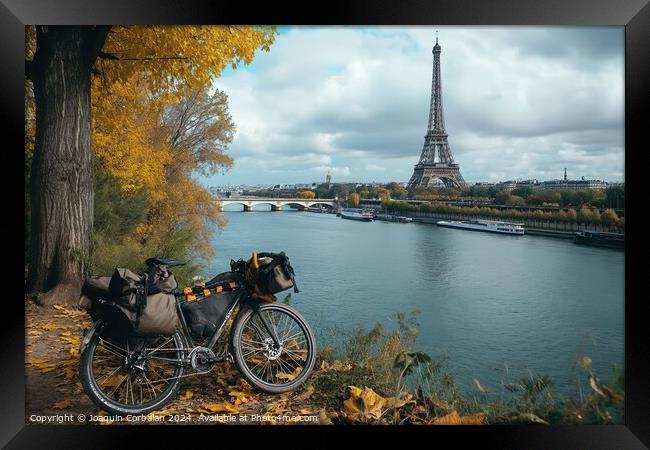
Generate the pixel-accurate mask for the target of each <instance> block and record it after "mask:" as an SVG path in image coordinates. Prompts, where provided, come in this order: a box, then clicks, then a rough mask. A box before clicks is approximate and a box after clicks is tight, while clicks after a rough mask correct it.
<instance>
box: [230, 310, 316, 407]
mask: <svg viewBox="0 0 650 450" xmlns="http://www.w3.org/2000/svg"><path fill="white" fill-rule="evenodd" d="M262 317H263V318H264V320H262ZM265 323H266V324H265ZM267 326H268V327H269V328H270V329H271V330H273V333H274V334H275V336H276V337H277V339H278V343H277V344H276V343H275V342H274V340H273V338H272V336H271V333H269V330H268V329H267ZM230 339H231V344H230V345H231V350H232V353H233V359H234V362H235V364H236V366H237V368H238V369H239V371H240V372H241V374H242V376H243V377H244V379H245V380H246V381H248V382H249V383H250V384H251V385H252V386H254V387H255V388H257V389H259V390H260V391H262V392H266V393H268V394H279V393H282V392H287V391H290V390H292V389H295V388H297V387H298V386H300V385H301V384H302V383H304V382H305V380H306V379H307V378H308V377H309V375H310V374H311V372H312V370H313V368H314V362H315V360H316V339H315V338H314V333H313V332H312V330H311V327H310V326H309V324H308V323H307V321H306V320H305V319H304V318H303V317H302V315H301V314H300V313H299V312H298V311H296V310H295V309H294V308H292V307H291V306H288V305H285V304H283V303H268V304H263V305H260V306H259V307H258V308H256V309H254V308H246V309H244V310H243V311H242V312H241V313H240V314H239V315H238V316H237V319H236V320H235V323H234V324H233V330H232V333H231V335H230Z"/></svg>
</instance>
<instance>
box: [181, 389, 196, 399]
mask: <svg viewBox="0 0 650 450" xmlns="http://www.w3.org/2000/svg"><path fill="white" fill-rule="evenodd" d="M193 396H194V392H192V391H190V390H189V389H188V390H187V391H185V394H183V395H181V396H180V399H181V400H189V399H191V398H192V397H193Z"/></svg>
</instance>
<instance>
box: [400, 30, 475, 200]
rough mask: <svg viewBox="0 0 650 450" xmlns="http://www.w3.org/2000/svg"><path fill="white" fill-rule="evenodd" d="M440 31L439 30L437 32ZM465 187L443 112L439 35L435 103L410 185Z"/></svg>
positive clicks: (435, 48) (435, 56)
mask: <svg viewBox="0 0 650 450" xmlns="http://www.w3.org/2000/svg"><path fill="white" fill-rule="evenodd" d="M436 34H437V32H436ZM442 185H444V186H445V187H448V188H455V189H464V188H465V187H466V186H467V185H466V184H465V180H464V179H463V176H462V175H461V174H460V167H459V165H458V164H456V163H455V162H454V158H453V156H452V155H451V150H450V149H449V142H448V141H447V131H446V130H445V118H444V116H443V113H442V88H441V85H440V45H439V44H438V36H437V35H436V45H434V46H433V80H432V83H431V106H430V108H429V125H428V127H427V134H426V136H425V137H424V147H423V148H422V155H421V156H420V161H419V162H418V163H417V164H416V165H415V170H414V171H413V176H411V179H410V181H409V182H408V189H409V190H411V189H415V188H419V187H440V186H442Z"/></svg>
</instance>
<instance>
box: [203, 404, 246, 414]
mask: <svg viewBox="0 0 650 450" xmlns="http://www.w3.org/2000/svg"><path fill="white" fill-rule="evenodd" d="M203 409H205V410H207V411H208V412H213V413H219V412H231V413H236V412H239V408H237V406H235V405H233V404H232V403H212V404H210V405H205V406H203Z"/></svg>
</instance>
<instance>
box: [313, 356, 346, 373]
mask: <svg viewBox="0 0 650 450" xmlns="http://www.w3.org/2000/svg"><path fill="white" fill-rule="evenodd" d="M320 369H321V370H323V371H326V372H327V371H335V372H347V371H349V370H351V369H352V364H350V363H349V362H346V363H342V362H341V361H339V360H338V359H337V360H334V362H333V363H332V364H330V363H328V362H327V361H325V360H323V361H322V362H321V364H320Z"/></svg>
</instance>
